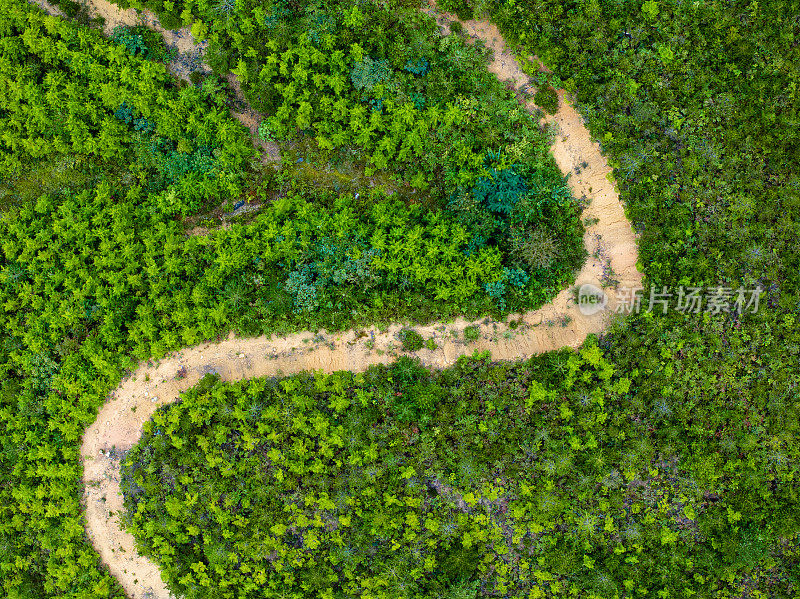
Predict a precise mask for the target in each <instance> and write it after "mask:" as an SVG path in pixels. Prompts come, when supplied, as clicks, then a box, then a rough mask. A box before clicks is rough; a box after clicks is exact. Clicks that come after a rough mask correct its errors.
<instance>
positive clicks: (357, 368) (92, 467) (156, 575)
mask: <svg viewBox="0 0 800 599" xmlns="http://www.w3.org/2000/svg"><path fill="white" fill-rule="evenodd" d="M104 4H106V3H105V2H103V0H99V1H98V5H104ZM438 18H439V19H440V20H442V24H443V25H444V26H445V28H446V24H447V22H451V21H453V20H455V17H454V16H452V15H447V14H443V13H438ZM463 25H464V29H465V31H466V32H467V33H468V34H469V35H473V36H475V38H476V39H482V40H484V42H485V43H486V45H487V46H488V47H490V48H492V49H493V50H494V52H495V57H494V60H493V61H492V63H491V65H490V67H489V68H490V70H491V71H492V72H493V73H495V74H497V76H498V77H499V78H500V79H501V80H508V81H510V82H513V84H514V86H515V87H517V88H520V87H521V86H523V85H525V84H527V83H528V77H527V76H526V75H525V74H524V73H523V72H522V70H521V69H520V68H519V65H518V63H517V61H516V59H515V58H514V57H513V55H512V54H511V53H510V52H508V51H507V49H506V46H505V44H504V42H503V39H502V37H501V36H500V34H499V32H498V31H497V28H496V27H495V26H494V25H492V24H491V23H489V22H487V21H467V22H464V23H463ZM559 99H560V109H559V111H558V112H557V114H555V115H552V116H549V117H546V122H547V123H548V124H550V126H552V127H553V128H554V129H555V131H556V134H555V137H554V141H553V145H552V152H553V156H554V157H555V160H556V162H557V163H558V166H559V168H560V169H561V171H562V172H564V173H565V174H566V173H572V176H571V177H570V179H569V185H570V188H571V190H572V193H573V195H574V196H575V197H577V198H581V197H583V196H585V197H586V198H587V199H588V200H589V201H590V203H589V205H588V207H587V209H586V210H585V211H584V215H583V216H584V217H585V218H588V219H592V218H595V219H597V222H596V223H594V224H592V225H590V226H587V228H586V234H585V236H584V242H585V244H586V247H587V250H588V251H589V253H590V254H592V253H595V252H598V255H599V256H600V258H602V257H606V258H607V259H608V260H610V266H611V268H612V269H613V272H614V273H615V278H616V279H617V280H618V281H619V284H620V286H621V287H620V289H622V288H623V287H636V286H639V285H641V280H642V275H641V273H639V272H638V270H637V268H636V263H637V246H636V237H635V235H634V232H633V230H632V229H631V225H630V223H629V222H628V220H627V219H626V217H625V212H624V210H623V206H622V204H621V203H620V200H619V195H618V193H617V191H616V189H615V187H614V184H613V182H612V179H611V178H610V174H611V169H610V168H609V166H608V164H607V163H606V161H605V159H604V158H603V156H602V154H601V153H600V148H599V146H598V144H597V143H595V142H594V141H592V139H591V136H590V134H589V132H588V130H587V129H586V128H585V127H584V126H583V123H582V120H581V117H580V115H579V114H578V113H577V112H576V111H575V110H574V109H573V108H572V106H570V104H569V102H568V99H567V98H566V97H565V94H564V93H563V91H562V92H559ZM528 107H529V109H534V108H535V107H534V105H533V104H532V103H529V104H528ZM255 126H256V127H257V125H255ZM584 164H585V166H582V167H581V165H584ZM576 167H581V168H579V171H580V172H579V173H577V174H576V172H577V171H576ZM603 267H604V260H602V259H598V258H594V259H593V258H589V259H588V260H587V261H586V263H585V265H584V266H583V268H582V269H581V270H580V272H579V273H578V274H577V276H576V285H581V284H584V283H592V284H594V285H597V286H601V282H602V281H603V277H604V273H603ZM606 292H607V294H608V296H609V301H608V305H607V307H606V309H605V310H603V311H601V312H599V313H597V314H595V315H592V316H584V315H583V314H582V313H581V312H580V311H579V310H578V307H577V305H576V304H575V302H574V299H573V294H572V292H571V290H570V289H565V290H563V291H562V292H561V293H559V294H558V295H557V296H556V297H555V299H554V300H553V301H552V302H550V303H549V304H547V305H546V306H544V307H542V308H540V309H539V310H536V311H533V312H529V313H525V314H521V315H512V317H511V318H509V321H511V320H517V321H519V322H520V323H521V324H520V326H519V327H517V328H516V329H513V330H512V329H511V328H510V327H509V325H508V324H507V323H498V322H492V321H491V320H489V319H485V320H483V321H478V322H468V321H466V320H464V319H458V320H456V321H455V322H451V323H434V324H430V325H428V326H423V327H415V328H416V330H417V331H418V332H419V333H420V334H421V335H422V336H423V337H424V338H425V339H433V340H434V341H435V343H436V345H437V348H436V349H434V350H430V349H422V350H420V351H418V352H415V354H414V355H416V356H418V357H419V358H420V360H421V361H422V363H423V364H425V365H426V366H429V367H433V368H444V367H447V366H450V365H452V364H453V363H454V362H455V361H456V360H457V359H458V357H459V356H462V355H469V354H472V353H473V352H474V351H476V350H479V351H484V350H489V351H490V352H491V355H492V358H493V359H495V360H519V359H525V358H528V357H530V356H532V355H534V354H538V353H542V352H547V351H551V350H557V349H560V348H563V347H572V348H575V347H579V346H580V345H581V344H582V343H583V341H584V339H585V338H586V336H587V335H588V334H590V333H601V332H602V331H603V330H604V329H605V328H606V327H607V326H608V325H609V324H610V322H611V320H612V319H613V317H614V309H615V308H616V306H617V305H618V304H619V301H618V299H619V298H618V294H617V292H616V291H614V290H613V289H606ZM473 324H474V325H477V326H478V327H479V330H480V333H481V336H480V338H479V339H478V340H477V341H475V342H473V343H466V342H464V341H463V331H464V329H465V328H466V327H467V326H469V325H473ZM401 328H402V325H401V324H394V325H391V326H390V327H389V328H388V330H380V329H378V328H372V329H366V330H359V331H356V330H350V331H346V332H342V333H334V334H328V333H326V332H324V331H322V332H321V333H319V334H315V333H312V332H303V333H297V334H294V335H289V336H287V337H283V338H275V339H270V338H266V337H259V338H252V339H239V338H236V337H235V336H234V335H233V334H231V335H230V336H229V337H228V338H227V339H226V340H224V341H222V342H220V343H203V344H201V345H198V346H195V347H191V348H187V349H183V350H181V351H179V352H176V353H173V354H171V355H170V356H168V357H166V358H165V359H163V360H161V361H160V362H159V363H157V364H142V365H141V366H140V367H139V368H138V369H137V370H136V371H135V372H134V373H132V374H131V375H129V376H127V377H126V378H125V379H124V380H123V381H122V383H121V384H120V386H119V387H118V388H117V389H116V390H115V391H114V392H113V393H112V394H111V396H110V397H109V399H108V401H107V402H106V403H105V405H104V406H103V407H102V408H101V409H100V411H99V414H98V416H97V419H96V420H95V422H94V423H93V424H92V425H91V426H90V427H89V428H88V429H87V430H86V432H85V434H84V438H83V444H82V447H81V456H82V459H83V471H84V484H85V493H84V501H85V506H86V525H87V533H88V535H89V537H90V539H91V541H92V543H93V545H94V546H95V548H96V549H97V551H98V552H99V554H100V556H101V558H102V560H103V563H105V564H106V565H107V566H108V568H109V571H110V572H111V573H112V574H113V575H114V576H115V577H117V579H118V580H119V581H120V582H121V584H122V586H123V587H124V588H125V591H126V592H127V593H128V595H129V596H130V597H134V598H139V597H142V598H144V597H151V598H153V599H164V598H168V597H171V595H170V593H169V591H168V589H167V587H166V585H165V584H164V582H163V581H162V579H161V574H160V571H159V569H158V566H157V565H156V564H154V563H153V562H151V561H150V560H149V559H147V558H145V557H144V556H142V555H140V554H139V553H138V551H137V549H136V544H135V542H134V539H133V537H132V536H131V535H130V534H129V533H128V532H126V531H125V530H123V528H122V526H121V525H120V520H119V514H120V513H121V512H122V510H123V498H122V494H121V491H120V486H119V477H120V460H121V458H122V456H124V454H125V452H127V451H128V450H129V449H130V448H131V447H133V445H135V444H136V442H137V441H138V440H139V438H140V436H141V433H142V426H143V424H144V423H145V422H146V421H147V420H148V419H149V418H150V416H151V415H152V413H153V412H154V411H155V410H156V409H157V408H158V407H159V406H161V405H164V404H167V403H169V402H172V401H174V400H175V399H177V398H178V397H179V395H180V393H181V392H182V391H184V390H186V389H188V388H189V387H191V386H193V385H195V384H196V383H197V382H198V381H199V380H200V378H201V377H202V376H203V375H204V374H205V373H207V372H216V373H218V374H219V375H220V376H221V378H222V380H225V381H235V380H239V379H247V378H254V377H264V376H280V375H289V374H294V373H298V372H300V371H304V370H323V371H325V372H334V371H337V370H349V371H353V372H361V371H364V370H366V369H367V368H368V367H369V366H370V365H371V364H377V363H384V364H385V363H389V362H391V361H393V360H394V359H395V358H396V356H397V355H399V354H401V353H403V352H402V351H401V350H400V349H399V348H400V343H399V341H398V339H397V333H398V332H399V331H400V329H401ZM183 368H185V372H186V374H185V376H184V377H182V378H179V377H178V376H177V374H178V372H179V371H180V370H181V369H183Z"/></svg>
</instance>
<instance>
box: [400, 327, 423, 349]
mask: <svg viewBox="0 0 800 599" xmlns="http://www.w3.org/2000/svg"><path fill="white" fill-rule="evenodd" d="M398 336H399V337H400V342H401V343H402V344H403V349H404V350H406V351H418V350H420V349H422V346H423V345H424V344H425V340H424V339H423V338H422V335H420V334H419V333H417V332H416V331H415V330H414V329H403V330H402V331H400V333H398Z"/></svg>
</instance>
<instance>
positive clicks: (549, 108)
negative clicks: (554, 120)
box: [533, 85, 558, 114]
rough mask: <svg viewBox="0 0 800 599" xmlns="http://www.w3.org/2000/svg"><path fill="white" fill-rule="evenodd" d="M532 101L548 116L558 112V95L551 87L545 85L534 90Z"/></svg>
mask: <svg viewBox="0 0 800 599" xmlns="http://www.w3.org/2000/svg"><path fill="white" fill-rule="evenodd" d="M533 101H534V102H536V105H537V106H539V107H540V108H542V109H543V110H544V111H545V112H547V113H549V114H555V113H556V112H558V93H557V92H556V90H555V88H554V87H553V86H552V85H545V86H543V87H540V88H539V89H538V90H536V94H535V95H534V96H533Z"/></svg>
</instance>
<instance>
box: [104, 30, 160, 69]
mask: <svg viewBox="0 0 800 599" xmlns="http://www.w3.org/2000/svg"><path fill="white" fill-rule="evenodd" d="M111 39H113V40H114V41H115V42H116V43H118V44H120V45H122V46H124V47H125V49H126V50H127V51H128V52H129V53H130V54H131V56H141V57H142V58H144V59H145V60H156V61H164V62H169V61H170V60H171V59H172V58H173V57H174V56H175V51H174V50H173V51H168V50H167V48H166V46H165V45H164V41H163V38H162V37H161V35H160V34H158V33H157V32H155V31H153V30H152V29H150V28H149V27H145V26H144V25H137V26H136V27H128V26H127V25H117V26H116V27H114V32H113V34H112V36H111Z"/></svg>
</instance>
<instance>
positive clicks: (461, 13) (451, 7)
mask: <svg viewBox="0 0 800 599" xmlns="http://www.w3.org/2000/svg"><path fill="white" fill-rule="evenodd" d="M437 6H438V7H439V8H440V9H441V10H444V11H446V12H452V13H455V14H456V16H457V17H458V18H459V19H461V20H462V21H469V20H470V19H472V18H473V17H474V16H475V11H474V10H473V3H472V0H440V2H438V3H437Z"/></svg>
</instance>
